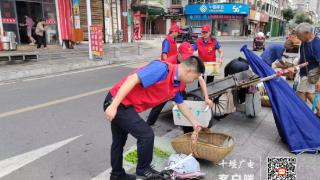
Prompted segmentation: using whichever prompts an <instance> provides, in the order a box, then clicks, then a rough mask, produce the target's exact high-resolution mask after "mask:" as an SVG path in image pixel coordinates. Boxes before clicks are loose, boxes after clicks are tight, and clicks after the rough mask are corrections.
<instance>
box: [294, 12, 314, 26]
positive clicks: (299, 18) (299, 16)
mask: <svg viewBox="0 0 320 180" xmlns="http://www.w3.org/2000/svg"><path fill="white" fill-rule="evenodd" d="M303 22H306V23H310V24H313V22H312V20H311V19H310V17H309V16H308V15H307V14H305V13H298V14H297V15H296V16H295V23H296V24H300V23H303Z"/></svg>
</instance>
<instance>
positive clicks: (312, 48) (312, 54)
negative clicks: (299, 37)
mask: <svg viewBox="0 0 320 180" xmlns="http://www.w3.org/2000/svg"><path fill="white" fill-rule="evenodd" d="M305 60H306V61H307V62H308V63H309V65H308V66H307V68H301V69H300V76H306V75H307V69H308V70H311V69H314V68H316V67H318V66H319V62H320V38H319V37H315V38H314V39H313V40H312V41H311V42H302V43H301V46H300V64H301V63H304V62H305Z"/></svg>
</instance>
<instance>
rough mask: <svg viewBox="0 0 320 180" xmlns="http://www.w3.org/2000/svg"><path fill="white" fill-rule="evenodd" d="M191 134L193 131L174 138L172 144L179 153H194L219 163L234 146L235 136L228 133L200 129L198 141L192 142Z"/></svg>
mask: <svg viewBox="0 0 320 180" xmlns="http://www.w3.org/2000/svg"><path fill="white" fill-rule="evenodd" d="M191 135H192V132H191V133H187V134H184V135H181V136H178V137H177V138H175V139H173V141H172V142H171V145H172V147H173V148H174V150H175V151H176V152H177V153H183V154H190V153H193V156H195V157H197V158H200V159H206V160H209V161H212V162H214V163H216V164H217V163H218V162H220V161H221V160H222V159H223V158H224V157H225V156H226V155H228V154H229V153H230V152H231V151H232V149H233V148H234V140H233V138H232V137H231V136H229V135H226V134H222V133H213V132H209V131H206V132H205V131H200V132H199V135H198V141H197V142H196V143H192V141H191ZM226 142H228V143H226Z"/></svg>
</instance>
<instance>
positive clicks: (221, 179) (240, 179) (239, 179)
mask: <svg viewBox="0 0 320 180" xmlns="http://www.w3.org/2000/svg"><path fill="white" fill-rule="evenodd" d="M218 165H219V166H221V167H222V168H231V169H236V170H241V169H248V168H249V170H250V169H252V170H254V168H255V162H253V161H252V160H249V161H248V160H244V159H241V160H240V161H237V160H229V161H225V160H222V161H221V163H219V164H218ZM254 173H255V171H253V172H252V173H249V172H245V173H242V174H240V173H234V174H231V175H230V174H219V175H218V180H254V179H255V177H254Z"/></svg>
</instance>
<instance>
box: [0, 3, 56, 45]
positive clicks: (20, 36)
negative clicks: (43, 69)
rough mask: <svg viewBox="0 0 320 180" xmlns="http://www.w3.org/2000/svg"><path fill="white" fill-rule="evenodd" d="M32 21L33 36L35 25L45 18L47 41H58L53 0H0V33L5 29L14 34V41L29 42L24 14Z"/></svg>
mask: <svg viewBox="0 0 320 180" xmlns="http://www.w3.org/2000/svg"><path fill="white" fill-rule="evenodd" d="M26 15H27V16H29V17H31V18H32V20H33V21H34V24H35V25H34V28H33V32H32V35H33V36H35V32H34V30H35V26H36V23H37V22H38V21H39V20H40V19H45V20H46V24H47V25H46V26H47V31H46V33H47V36H46V37H47V42H48V43H49V44H54V43H57V42H58V41H59V36H58V34H59V33H58V28H57V20H56V19H57V18H56V5H55V0H1V1H0V35H3V34H4V33H5V32H7V31H13V32H14V33H15V34H16V41H17V42H18V43H21V44H26V43H29V40H28V37H27V28H26V26H23V25H22V24H25V23H26V22H25V16H26Z"/></svg>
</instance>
